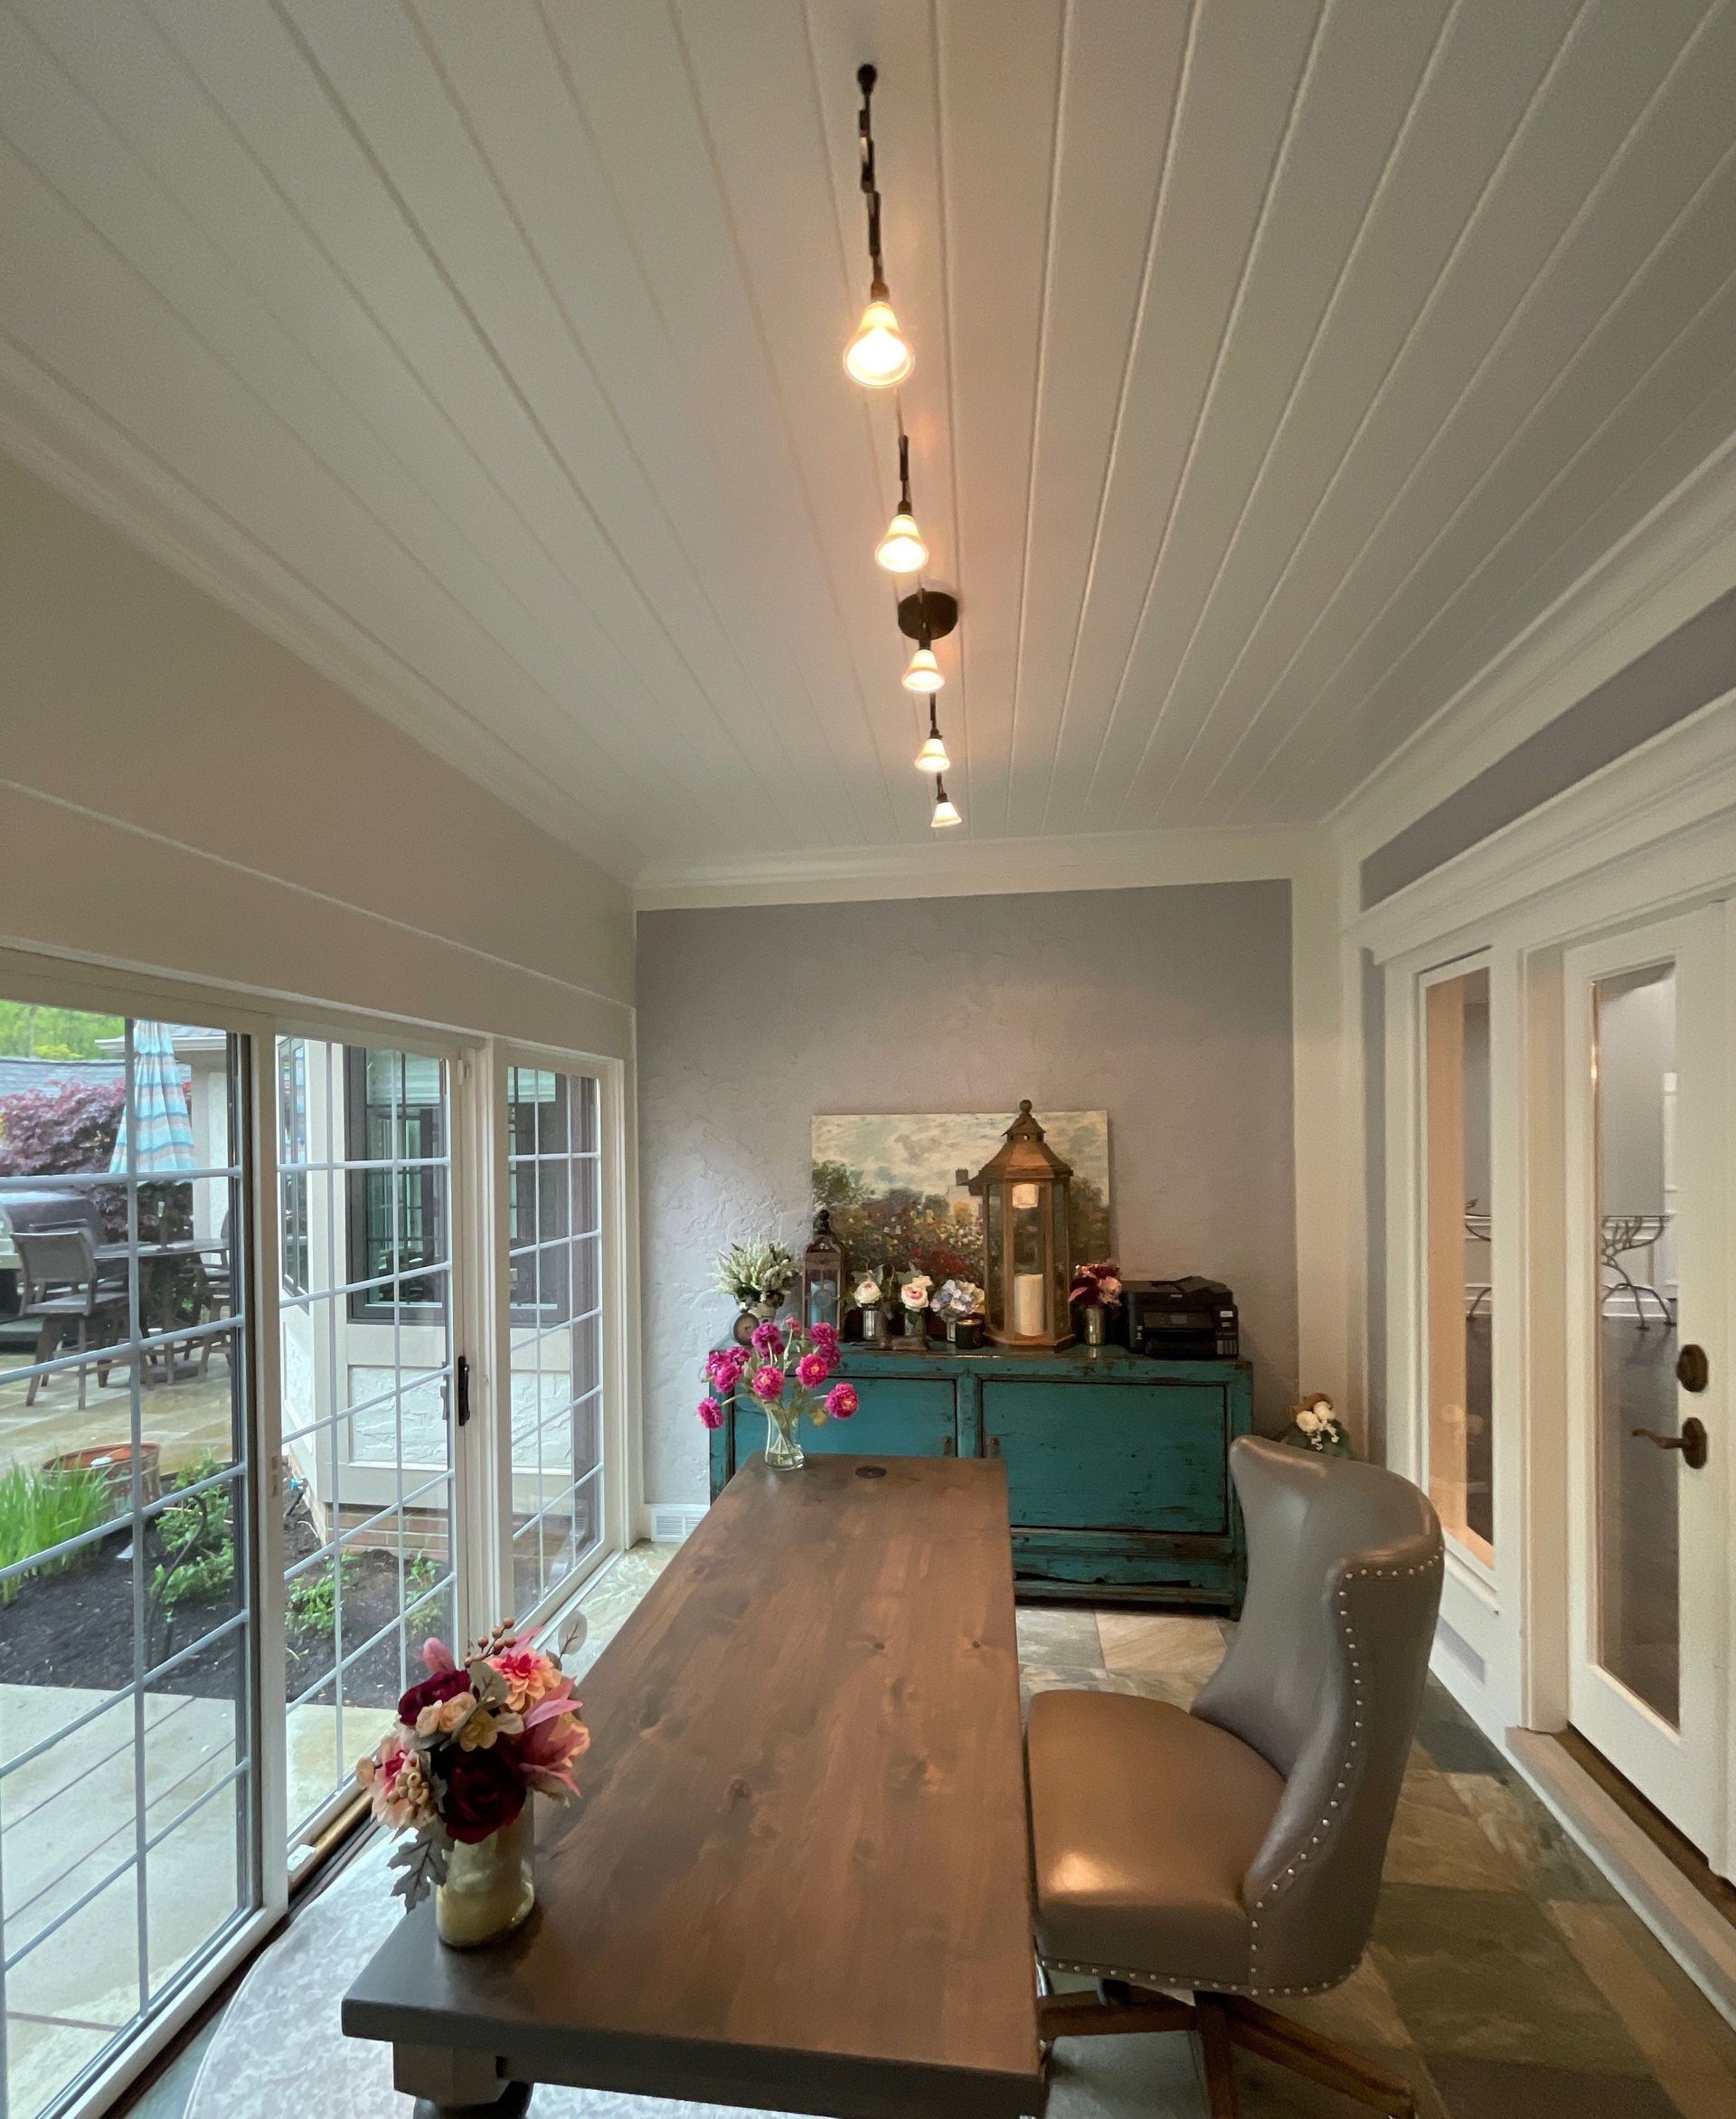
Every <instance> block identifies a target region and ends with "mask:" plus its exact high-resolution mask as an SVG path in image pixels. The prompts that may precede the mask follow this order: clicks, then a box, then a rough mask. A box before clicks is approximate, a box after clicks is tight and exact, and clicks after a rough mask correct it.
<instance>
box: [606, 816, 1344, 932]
mask: <svg viewBox="0 0 1736 2119" xmlns="http://www.w3.org/2000/svg"><path fill="white" fill-rule="evenodd" d="M1327 843H1328V842H1327V840H1326V835H1325V834H1324V832H1323V831H1321V830H1320V829H1319V828H1317V827H1312V828H1297V829H1282V830H1263V829H1244V828H1234V829H1226V830H1182V831H1123V832H1099V833H1095V834H1090V833H1080V834H1073V835H1069V836H1066V837H1049V838H998V839H967V838H959V837H952V836H947V837H941V838H940V839H939V841H938V843H936V842H930V841H926V840H925V841H922V842H920V843H917V844H910V845H901V846H882V847H837V848H832V849H827V850H826V851H822V852H812V851H807V852H802V851H792V852H788V853H778V854H765V855H750V856H737V857H735V858H733V859H731V860H726V861H696V862H692V863H688V864H684V865H678V866H677V865H672V866H665V867H652V868H646V869H644V870H642V871H641V872H640V874H639V875H638V877H637V881H636V882H635V884H634V889H633V903H634V908H635V910H636V911H637V912H641V913H654V912H671V911H675V910H678V909H681V908H684V907H690V906H702V905H778V904H821V903H836V902H848V901H850V900H853V899H863V898H926V897H977V896H1001V895H1005V894H1011V893H1016V892H1019V891H1039V890H1040V891H1054V890H1137V889H1139V888H1141V887H1144V886H1146V885H1148V884H1176V883H1251V882H1260V881H1269V880H1272V879H1274V878H1280V879H1285V880H1288V879H1289V878H1292V877H1294V876H1296V875H1297V874H1299V873H1301V872H1302V871H1303V870H1304V869H1305V868H1308V869H1312V867H1313V866H1314V865H1315V864H1316V862H1317V859H1318V857H1319V856H1320V854H1321V852H1322V850H1323V849H1324V848H1325V847H1326V846H1327Z"/></svg>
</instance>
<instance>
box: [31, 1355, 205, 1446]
mask: <svg viewBox="0 0 1736 2119" xmlns="http://www.w3.org/2000/svg"><path fill="white" fill-rule="evenodd" d="M30 1358H31V1357H30V1355H29V1354H28V1353H27V1352H26V1351H25V1350H24V1349H23V1348H17V1347H6V1348H0V1474H4V1473H5V1472H6V1471H10V1470H11V1469H12V1467H13V1466H14V1464H24V1465H27V1466H29V1467H30V1468H31V1469H32V1470H33V1471H40V1470H41V1469H42V1466H43V1465H45V1464H47V1463H48V1462H50V1461H51V1460H52V1458H55V1457H61V1456H69V1455H71V1454H72V1453H73V1452H76V1451H80V1450H90V1449H102V1448H107V1447H109V1446H113V1445H124V1444H126V1443H128V1442H130V1441H131V1439H132V1417H133V1415H132V1403H131V1392H130V1388H129V1385H130V1376H129V1372H128V1371H127V1368H126V1367H115V1368H111V1369H110V1370H109V1381H108V1383H107V1384H106V1385H99V1383H98V1381H97V1370H96V1365H95V1363H94V1362H93V1363H92V1364H91V1366H90V1369H89V1370H88V1372H87V1374H86V1378H85V1404H84V1405H83V1407H82V1408H80V1405H79V1378H78V1372H77V1370H76V1369H71V1368H67V1369H61V1370H58V1371H55V1372H53V1373H52V1374H50V1375H48V1376H44V1377H43V1378H42V1387H41V1388H40V1389H39V1390H38V1392H37V1394H36V1402H35V1404H34V1405H26V1404H25V1403H24V1396H25V1386H24V1384H23V1383H22V1382H20V1383H17V1384H8V1382H7V1380H6V1379H7V1377H8V1376H12V1375H14V1374H16V1373H18V1372H20V1371H22V1370H25V1369H27V1368H28V1367H30ZM139 1414H140V1422H139V1424H140V1439H141V1440H142V1441H144V1442H146V1443H156V1445H157V1447H158V1449H159V1450H160V1452H162V1453H161V1456H160V1458H159V1460H158V1463H159V1470H160V1472H161V1474H162V1476H163V1477H164V1478H165V1479H166V1478H169V1477H172V1476H173V1475H174V1474H175V1473H176V1472H180V1471H185V1470H186V1469H187V1467H188V1466H189V1465H192V1464H196V1463H197V1462H199V1461H200V1459H201V1458H203V1457H204V1456H206V1455H214V1456H217V1457H219V1458H221V1459H227V1458H228V1457H229V1455H230V1452H231V1440H230V1438H231V1431H232V1424H233V1418H234V1415H233V1413H232V1411H231V1397H230V1378H229V1364H228V1362H227V1361H225V1359H224V1358H223V1357H222V1353H221V1352H219V1353H214V1354H213V1355H212V1357H211V1364H210V1367H209V1369H208V1371H207V1373H206V1374H205V1375H203V1376H192V1377H189V1378H187V1379H186V1380H184V1381H182V1382H178V1383H163V1384H157V1385H155V1386H153V1387H152V1388H150V1389H148V1390H146V1391H144V1392H142V1393H141V1394H140V1403H139Z"/></svg>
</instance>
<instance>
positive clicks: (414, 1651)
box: [277, 1037, 458, 1845]
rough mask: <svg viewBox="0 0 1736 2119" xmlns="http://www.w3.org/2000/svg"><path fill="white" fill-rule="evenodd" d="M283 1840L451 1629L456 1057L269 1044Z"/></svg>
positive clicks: (375, 1731) (290, 1041) (316, 1042)
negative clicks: (276, 1229) (276, 1228)
mask: <svg viewBox="0 0 1736 2119" xmlns="http://www.w3.org/2000/svg"><path fill="white" fill-rule="evenodd" d="M277 1060H278V1070H277V1071H278V1206H279V1221H280V1226H281V1232H282V1233H281V1239H280V1246H279V1270H280V1273H281V1282H282V1284H281V1289H280V1292H279V1295H278V1331H279V1339H280V1376H281V1384H280V1389H281V1398H282V1409H283V1410H282V1432H281V1446H282V1452H283V1456H282V1483H283V1495H284V1518H283V1524H284V1651H285V1652H284V1663H285V1686H284V1690H285V1702H284V1711H285V1714H286V1716H287V1721H288V1826H289V1836H290V1840H291V1844H292V1845H295V1844H297V1843H305V1842H306V1841H307V1838H308V1836H309V1834H310V1833H311V1832H313V1831H315V1830H317V1828H318V1826H319V1824H320V1822H321V1821H322V1818H323V1816H324V1814H325V1812H327V1811H328V1810H329V1809H330V1808H331V1807H332V1806H333V1804H334V1802H336V1801H338V1800H340V1799H344V1798H346V1797H347V1796H348V1795H349V1794H350V1793H351V1791H352V1789H353V1784H354V1783H353V1773H354V1764H355V1761H356V1759H357V1757H358V1756H359V1755H361V1754H362V1753H363V1752H364V1751H366V1750H368V1749H370V1748H371V1747H372V1746H373V1745H374V1744H376V1743H377V1742H378V1741H379V1739H380V1737H381V1736H383V1735H384V1733H385V1732H386V1730H387V1729H388V1728H390V1727H391V1726H392V1721H393V1719H394V1708H395V1705H396V1702H397V1700H398V1698H399V1696H400V1694H401V1693H402V1691H403V1690H404V1689H405V1687H406V1686H407V1685H408V1684H409V1683H410V1681H411V1679H412V1677H413V1676H414V1675H416V1674H417V1673H418V1671H419V1670H420V1649H421V1643H422V1642H423V1641H424V1640H426V1639H427V1638H428V1636H429V1634H438V1635H439V1636H440V1637H441V1638H442V1639H444V1640H448V1641H449V1640H451V1639H452V1638H453V1637H454V1635H455V1633H456V1632H457V1630H458V1627H457V1609H456V1603H457V1599H456V1588H457V1576H456V1570H457V1564H458V1546H457V1538H456V1535H455V1522H456V1511H455V1508H454V1453H455V1436H456V1417H455V1389H456V1382H457V1375H458V1370H457V1364H456V1361H455V1359H454V1345H455V1341H454V1317H453V1309H454V1305H453V1244H452V1230H453V1219H452V1168H453V1159H452V1125H453V1113H452V1097H451V1086H450V1081H449V1074H450V1069H449V1066H448V1062H446V1061H445V1060H443V1059H441V1058H439V1057H436V1056H434V1055H430V1054H426V1053H417V1052H411V1051H407V1050H403V1049H401V1048H398V1047H395V1046H384V1045H345V1044H340V1043H337V1042H335V1041H334V1040H328V1039H317V1038H311V1037H282V1038H279V1039H278V1048H277Z"/></svg>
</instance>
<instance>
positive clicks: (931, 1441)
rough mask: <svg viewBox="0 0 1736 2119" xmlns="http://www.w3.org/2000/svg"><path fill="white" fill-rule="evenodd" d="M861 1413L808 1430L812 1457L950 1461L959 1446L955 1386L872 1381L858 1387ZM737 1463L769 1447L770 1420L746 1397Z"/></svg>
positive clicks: (738, 1411)
mask: <svg viewBox="0 0 1736 2119" xmlns="http://www.w3.org/2000/svg"><path fill="white" fill-rule="evenodd" d="M856 1392H857V1395H858V1396H859V1397H860V1398H861V1400H862V1405H861V1409H860V1410H859V1411H858V1412H857V1413H855V1414H854V1415H853V1416H852V1417H851V1418H850V1419H848V1420H828V1421H826V1423H825V1424H824V1425H823V1426H820V1427H809V1426H807V1425H806V1424H804V1426H803V1428H802V1448H803V1449H804V1450H805V1451H807V1452H808V1453H809V1454H810V1455H817V1454H818V1453H819V1452H821V1451H823V1450H844V1451H849V1452H854V1453H855V1454H856V1455H858V1456H870V1457H872V1456H882V1457H946V1456H950V1455H951V1454H952V1453H953V1452H954V1451H955V1450H956V1449H957V1448H958V1413H957V1410H956V1408H955V1406H954V1403H953V1387H952V1385H951V1383H950V1382H949V1381H948V1380H946V1379H944V1378H942V1379H939V1380H938V1381H925V1380H923V1379H922V1378H920V1377H918V1376H908V1377H907V1376H886V1377H881V1376H870V1377H864V1378H863V1380H861V1381H860V1382H858V1383H857V1385H856ZM734 1423H735V1462H737V1463H738V1464H740V1463H741V1462H743V1461H744V1460H745V1459H746V1458H748V1457H750V1456H751V1455H752V1454H753V1452H754V1451H755V1450H763V1449H764V1448H765V1446H766V1416H765V1414H764V1413H763V1412H761V1411H760V1407H759V1406H758V1405H755V1404H754V1403H753V1401H752V1400H751V1399H750V1397H749V1396H748V1395H747V1393H746V1392H745V1391H744V1392H742V1393H741V1395H739V1396H738V1397H737V1398H736V1400H735V1405H734Z"/></svg>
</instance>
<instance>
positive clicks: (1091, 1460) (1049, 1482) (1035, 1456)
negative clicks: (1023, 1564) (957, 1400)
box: [983, 1380, 1230, 1535]
mask: <svg viewBox="0 0 1736 2119" xmlns="http://www.w3.org/2000/svg"><path fill="white" fill-rule="evenodd" d="M1228 1422H1229V1405H1228V1394H1227V1393H1226V1392H1225V1391H1224V1390H1223V1389H1222V1387H1221V1386H1218V1385H1215V1384H1192V1383H1149V1384H1108V1383H1100V1384H1099V1383H1035V1382H1033V1383H997V1382H991V1381H987V1380H985V1382H984V1385H983V1435H984V1447H985V1449H986V1451H987V1452H988V1454H989V1455H990V1456H995V1457H999V1458H1000V1460H1001V1462H1003V1463H1004V1464H1005V1466H1006V1477H1007V1486H1008V1490H1009V1496H1010V1501H1011V1508H1012V1515H1013V1521H1014V1525H1017V1526H1031V1527H1033V1528H1035V1527H1040V1526H1044V1525H1050V1526H1061V1527H1065V1526H1068V1525H1078V1526H1080V1527H1089V1528H1095V1529H1103V1530H1163V1531H1172V1532H1194V1533H1199V1534H1203V1535H1212V1534H1217V1535H1222V1534H1223V1533H1224V1532H1227V1531H1228V1529H1229V1528H1230V1497H1229V1485H1228V1481H1229V1471H1228V1463H1227V1452H1228V1449H1229V1433H1228Z"/></svg>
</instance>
